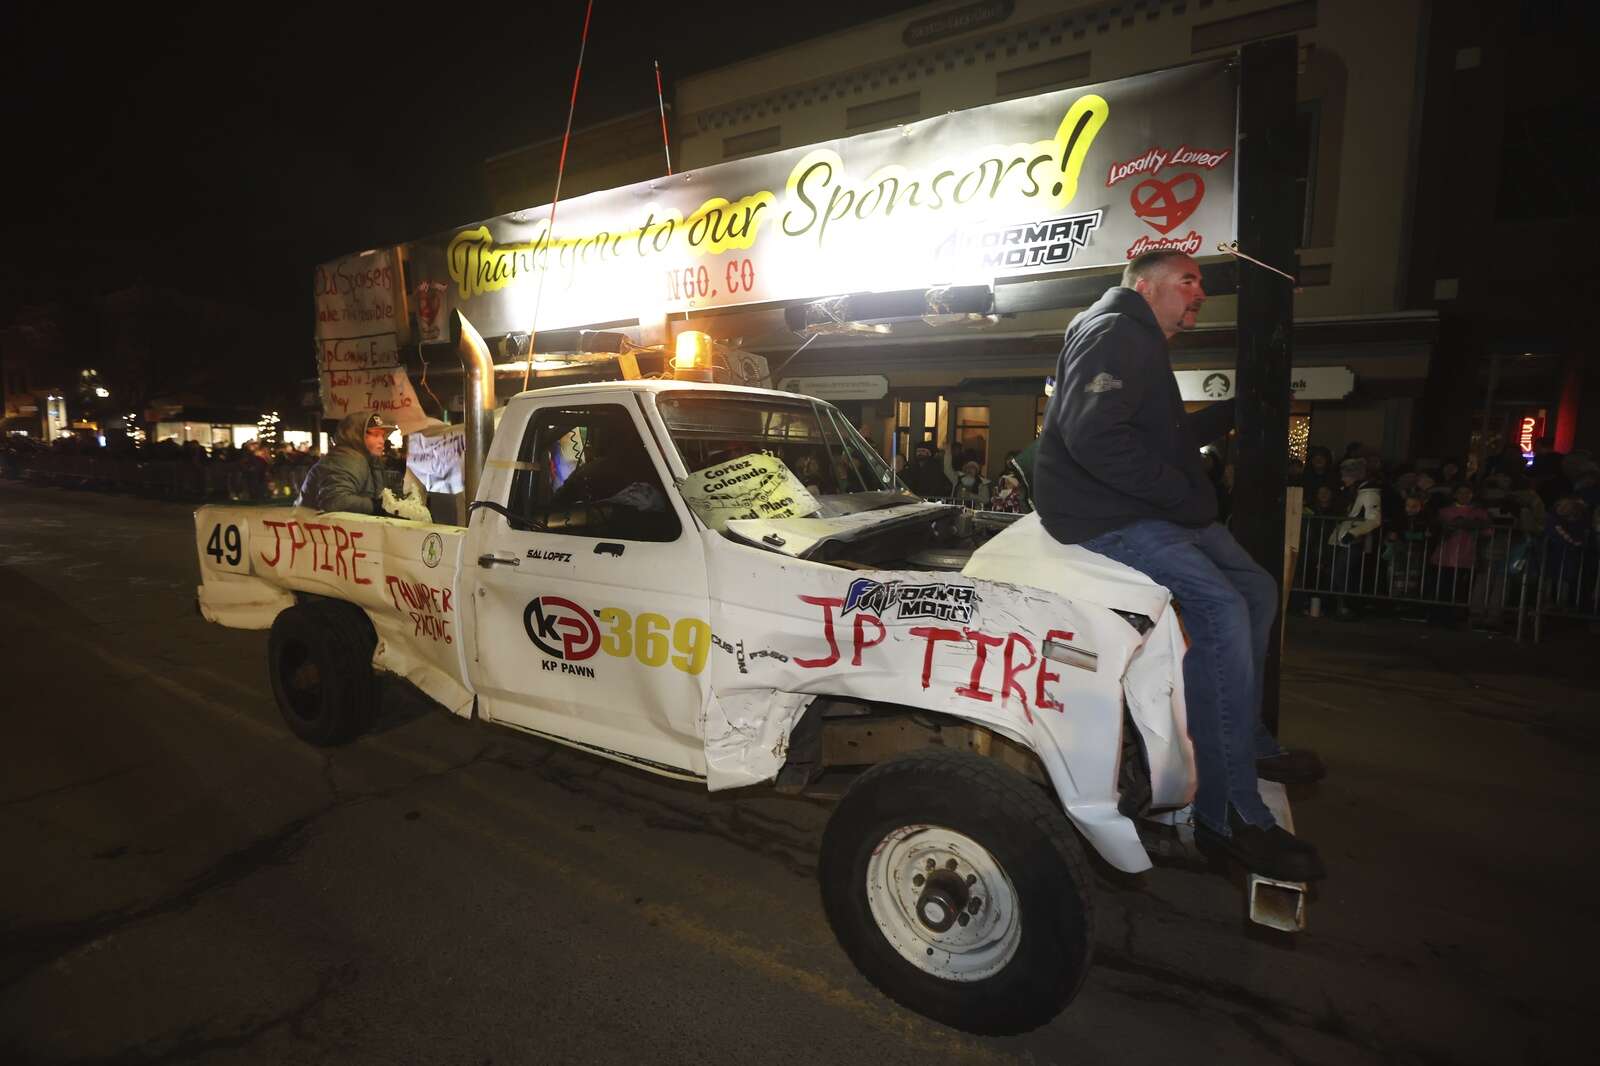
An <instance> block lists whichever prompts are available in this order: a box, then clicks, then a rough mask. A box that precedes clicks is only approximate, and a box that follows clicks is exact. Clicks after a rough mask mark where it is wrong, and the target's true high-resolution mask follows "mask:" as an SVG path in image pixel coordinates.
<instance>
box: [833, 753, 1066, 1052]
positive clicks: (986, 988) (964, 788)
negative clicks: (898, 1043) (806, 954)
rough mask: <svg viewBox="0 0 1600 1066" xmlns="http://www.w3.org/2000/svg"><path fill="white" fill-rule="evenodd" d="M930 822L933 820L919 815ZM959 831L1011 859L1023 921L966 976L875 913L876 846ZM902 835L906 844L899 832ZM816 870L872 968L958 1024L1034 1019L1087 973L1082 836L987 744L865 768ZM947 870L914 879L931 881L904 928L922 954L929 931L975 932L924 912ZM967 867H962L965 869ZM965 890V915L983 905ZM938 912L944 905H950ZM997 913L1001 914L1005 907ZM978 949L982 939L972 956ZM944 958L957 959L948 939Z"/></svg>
mask: <svg viewBox="0 0 1600 1066" xmlns="http://www.w3.org/2000/svg"><path fill="white" fill-rule="evenodd" d="M918 826H920V827H923V828H922V829H920V830H918V829H911V828H910V827H918ZM950 831H954V833H957V834H961V835H963V836H965V837H967V838H969V839H970V841H972V842H975V843H977V844H978V845H980V846H981V848H983V849H984V850H986V851H987V852H988V857H989V858H990V859H991V860H992V862H993V864H994V865H995V866H997V867H998V869H999V870H1000V871H1002V872H1003V883H1004V884H1005V887H1006V888H1008V889H1010V890H1011V891H1012V892H1013V897H1012V898H1013V899H1014V902H1015V906H1014V908H1013V909H1014V911H1015V914H1014V915H1013V919H1014V920H1017V921H1018V923H1019V925H1020V933H1017V934H1013V935H1014V936H1015V938H1016V939H1015V941H1014V947H1013V948H1012V949H1011V950H1010V954H1009V956H1006V955H1005V953H1004V951H1003V950H997V951H996V957H995V958H994V960H993V963H992V964H993V965H994V966H995V967H997V968H996V969H995V970H994V972H991V973H984V972H982V971H981V970H973V971H971V972H969V973H968V975H967V979H962V980H957V979H955V978H954V977H953V976H942V975H940V974H939V973H935V972H930V969H928V968H924V967H923V966H918V965H914V964H912V963H911V962H910V961H909V960H908V958H907V957H906V955H904V954H902V952H901V950H900V949H897V948H896V947H895V946H894V944H893V943H892V942H891V939H890V936H889V935H888V934H886V932H885V927H884V926H883V925H881V924H880V922H879V920H878V919H877V918H876V917H874V914H873V909H872V902H871V897H870V894H869V892H868V880H869V869H871V870H875V871H878V874H877V876H882V869H883V866H882V864H884V863H886V862H888V859H887V858H877V856H879V854H880V852H881V853H884V855H885V856H890V855H894V854H901V855H910V854H917V855H921V854H925V852H920V853H919V852H916V851H915V848H916V847H918V846H922V847H930V848H931V847H933V845H932V844H931V843H929V842H930V841H938V840H940V839H943V838H941V837H940V833H941V832H943V833H944V834H945V836H946V837H948V834H949V833H950ZM919 838H920V839H921V840H922V841H923V843H922V844H921V845H919V844H918V843H917V841H918V840H919ZM897 840H898V841H901V842H902V843H894V841H897ZM896 848H898V849H900V850H899V851H895V850H894V849H896ZM924 861H926V860H924V859H922V858H920V857H919V858H917V859H916V860H915V865H911V866H907V867H906V869H907V870H912V869H915V870H918V871H921V870H922V869H923V867H922V865H921V863H922V862H924ZM974 869H976V867H974ZM818 873H819V877H820V880H821V882H822V903H823V908H824V909H825V910H826V912H827V915H828V922H829V924H830V925H832V926H833V931H834V935H835V936H837V937H838V938H839V942H840V944H842V945H843V946H844V949H845V951H846V953H847V954H849V956H850V959H851V961H853V962H854V963H855V964H856V967H857V969H859V970H860V971H861V973H862V975H863V976H865V977H866V978H867V979H868V980H869V981H871V982H872V983H873V984H874V985H876V986H877V987H878V989H879V990H880V991H882V992H883V993H884V994H885V995H887V996H889V997H890V998H891V999H893V1000H895V1001H896V1002H898V1003H900V1004H901V1005H903V1006H906V1007H909V1008H910V1009H912V1010H914V1011H916V1012H918V1013H919V1014H924V1015H926V1016H928V1017H930V1018H933V1019H934V1020H936V1021H940V1022H943V1023H944V1024H946V1025H950V1026H953V1027H955V1028H957V1029H962V1030H965V1031H967V1032H972V1033H982V1034H986V1035H1005V1034H1013V1033H1021V1032H1026V1031H1027V1030H1029V1029H1033V1028H1036V1027H1037V1026H1040V1025H1043V1024H1044V1023H1045V1022H1047V1021H1049V1020H1050V1019H1051V1018H1053V1017H1055V1016H1056V1015H1057V1014H1059V1013H1060V1012H1061V1011H1062V1009H1063V1008H1065V1007H1066V1005H1067V1004H1068V1003H1070V1002H1071V1001H1072V998H1073V997H1074V996H1076V995H1077V993H1078V989H1079V987H1081V986H1082V984H1083V979H1084V976H1085V974H1086V973H1087V972H1088V969H1089V959H1090V954H1091V949H1092V945H1093V943H1094V936H1093V932H1094V907H1093V901H1092V899H1091V897H1090V894H1089V883H1090V882H1089V874H1088V868H1087V866H1086V865H1085V863H1084V858H1083V852H1082V850H1081V848H1080V847H1079V844H1078V840H1077V838H1076V836H1074V835H1073V832H1072V828H1071V826H1069V825H1068V824H1067V820H1066V816H1065V815H1064V814H1063V813H1062V812H1061V810H1060V809H1059V808H1058V807H1057V806H1055V804H1053V803H1052V802H1051V801H1050V799H1049V798H1048V797H1047V795H1046V794H1045V793H1044V792H1043V791H1042V790H1041V789H1040V788H1039V787H1038V786H1037V785H1035V784H1033V783H1032V782H1030V781H1028V780H1027V779H1026V778H1024V777H1023V776H1022V775H1021V774H1018V773H1016V772H1015V771H1013V770H1010V769H1008V768H1006V767H1005V766H1003V765H1001V764H999V763H996V762H994V761H992V760H990V759H986V758H983V757H982V756H978V755H974V754H971V753H969V752H961V751H945V750H939V749H933V750H929V751H921V752H914V753H912V754H910V755H906V756H902V757H901V758H898V759H895V760H893V761H891V762H887V763H883V764H880V765H878V766H876V767H873V768H872V769H871V770H869V771H867V772H866V773H865V774H863V775H862V776H861V777H860V778H859V779H858V780H857V781H856V782H855V784H854V785H852V786H851V788H850V790H849V792H847V793H846V794H845V797H844V799H843V800H842V801H841V802H840V804H839V807H838V809H837V810H836V811H835V812H834V814H833V817H832V819H831V820H830V821H829V822H828V827H827V830H826V831H825V832H824V834H823V839H822V853H821V858H820V863H819V869H818ZM936 876H937V877H944V876H946V875H945V874H944V873H943V870H942V869H941V868H939V867H934V873H932V874H929V875H928V876H927V877H926V878H925V879H923V880H918V881H916V883H917V884H919V885H923V886H925V887H923V888H922V889H920V891H921V892H922V893H923V894H922V895H921V896H920V897H919V899H918V900H917V903H916V905H915V906H914V908H913V910H914V911H915V914H914V915H911V916H910V917H911V918H912V920H911V921H910V922H909V925H903V926H900V927H897V930H896V931H897V932H898V933H899V934H900V936H901V939H902V942H903V943H905V944H908V945H909V949H910V950H911V951H912V952H913V953H915V954H919V955H920V953H921V952H922V951H923V945H924V943H926V944H928V945H929V946H928V948H927V955H928V956H935V950H934V946H935V945H940V944H949V945H951V946H952V950H957V949H955V947H954V944H955V943H956V942H955V941H952V940H949V939H947V938H948V937H955V938H960V937H963V936H967V935H969V934H968V933H966V932H965V930H966V928H967V926H966V924H965V923H963V924H962V925H961V926H959V927H953V928H951V929H950V930H948V931H947V932H946V933H938V932H935V931H934V930H933V929H931V928H929V927H928V925H927V924H926V922H922V921H921V916H922V915H924V914H926V913H928V910H927V909H926V908H924V906H923V904H924V902H925V901H926V900H927V899H928V896H927V893H928V892H930V891H932V890H933V888H934V880H935V877H936ZM962 876H963V875H962V872H961V871H960V870H959V868H958V870H957V876H956V881H957V882H960V881H961V880H962ZM964 876H971V875H970V874H966V875H964ZM918 877H921V874H920V873H919V874H918ZM889 880H891V881H893V882H894V883H898V884H903V885H904V884H910V883H911V882H909V881H906V880H904V879H903V878H902V879H895V878H890V879H889ZM988 880H994V878H993V877H992V876H991V877H990V878H988ZM983 883H984V881H978V882H977V884H978V885H980V886H981V884H983ZM956 890H957V891H960V889H959V887H958V888H957V889H956ZM905 891H906V892H907V893H909V892H912V891H915V890H912V889H909V888H908V889H906V890H905ZM888 895H892V893H884V892H880V893H878V894H877V899H878V900H879V905H880V906H881V907H888V906H890V905H889V904H886V903H884V900H885V899H886V898H887V896H888ZM973 895H974V896H976V892H975V891H974V892H973ZM902 898H904V897H902ZM1000 898H1001V899H1003V898H1004V896H1003V895H1001V897H1000ZM946 902H947V903H948V902H951V901H950V900H948V899H947V900H946ZM954 902H955V903H956V904H957V905H956V906H954V907H953V909H951V910H947V911H946V912H945V913H946V914H947V915H948V914H949V913H955V914H958V915H960V914H962V913H963V912H964V911H965V910H967V909H968V905H970V904H971V900H970V899H965V898H964V897H963V898H962V899H958V900H956V901H954ZM983 904H984V901H983V900H982V899H979V900H978V906H977V908H975V909H972V915H973V919H972V920H973V921H974V922H976V919H977V918H978V917H984V916H982V915H980V914H979V911H980V910H981V909H982V906H983ZM933 911H934V912H938V911H939V906H937V905H936V906H935V907H934V908H933ZM994 920H995V921H996V922H998V921H1000V916H996V917H995V919H994ZM919 922H920V923H921V924H920V928H913V929H912V932H914V934H915V937H917V938H922V939H921V940H919V939H915V938H913V937H912V936H908V935H907V930H908V928H911V927H917V926H918V925H919ZM970 935H973V936H979V935H983V934H979V933H977V932H974V933H972V934H970ZM976 957H977V954H976V951H975V950H974V953H973V954H970V955H968V956H966V958H976ZM938 958H939V959H943V958H945V952H944V951H943V950H942V948H941V949H940V950H939V952H938ZM950 959H951V964H952V965H953V966H955V965H969V966H970V965H971V964H970V963H958V962H957V961H956V960H957V956H955V955H951V956H950ZM939 965H941V964H940V963H937V962H930V963H929V964H928V966H929V967H935V968H936V967H938V966H939ZM946 972H950V971H946Z"/></svg>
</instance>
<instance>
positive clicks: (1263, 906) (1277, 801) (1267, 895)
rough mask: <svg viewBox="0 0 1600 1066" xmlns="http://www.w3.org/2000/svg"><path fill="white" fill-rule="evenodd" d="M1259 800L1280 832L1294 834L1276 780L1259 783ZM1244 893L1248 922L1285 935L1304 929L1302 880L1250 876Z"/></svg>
mask: <svg viewBox="0 0 1600 1066" xmlns="http://www.w3.org/2000/svg"><path fill="white" fill-rule="evenodd" d="M1260 787H1261V800H1262V802H1264V803H1265V804H1266V805H1267V810H1269V811H1271V812H1272V817H1273V818H1275V819H1277V822H1278V824H1279V825H1281V826H1283V829H1284V832H1286V833H1293V832H1294V815H1293V814H1292V813H1290V811H1289V795H1288V793H1287V792H1285V791H1284V789H1283V786H1282V785H1280V784H1279V783H1278V782H1276V781H1262V782H1260ZM1249 876H1250V880H1249V884H1248V886H1247V891H1248V892H1249V896H1250V920H1251V921H1252V922H1255V923H1256V924H1257V925H1264V926H1266V927H1267V928H1268V929H1277V930H1280V931H1282V932H1285V933H1298V932H1301V931H1302V930H1304V929H1305V927H1306V892H1307V888H1306V883H1305V882H1304V881H1274V880H1273V879H1272V878H1270V877H1262V876H1261V875H1260V874H1250V875H1249Z"/></svg>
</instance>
